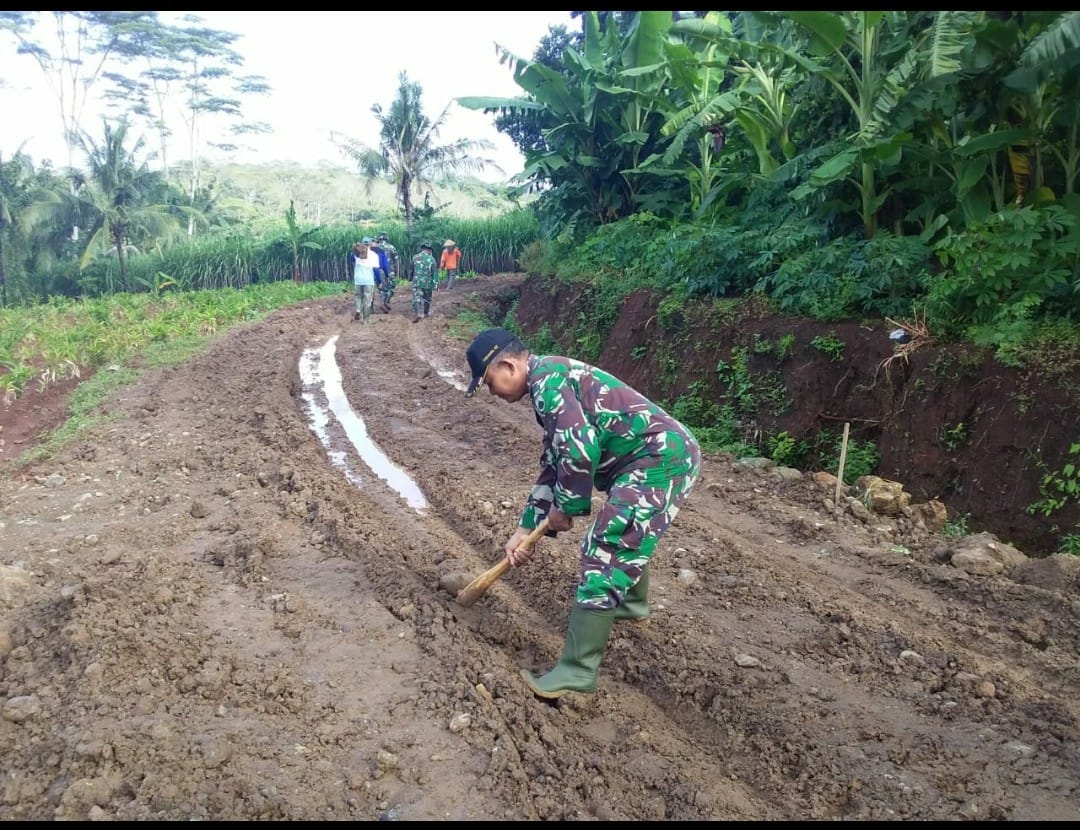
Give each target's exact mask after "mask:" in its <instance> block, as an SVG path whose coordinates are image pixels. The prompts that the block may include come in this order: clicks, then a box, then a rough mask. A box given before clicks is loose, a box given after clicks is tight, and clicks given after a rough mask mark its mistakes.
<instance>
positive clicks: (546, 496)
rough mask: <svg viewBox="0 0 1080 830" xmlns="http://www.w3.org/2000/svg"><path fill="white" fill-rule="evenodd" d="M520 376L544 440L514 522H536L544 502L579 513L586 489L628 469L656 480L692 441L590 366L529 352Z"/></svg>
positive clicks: (684, 455) (588, 498)
mask: <svg viewBox="0 0 1080 830" xmlns="http://www.w3.org/2000/svg"><path fill="white" fill-rule="evenodd" d="M527 381H528V387H529V397H530V398H531V399H532V405H533V411H534V412H535V414H536V420H537V422H538V423H539V424H540V426H542V427H543V428H544V439H543V451H542V453H541V455H540V474H539V476H538V477H537V479H536V483H535V484H534V485H533V488H532V491H531V492H530V494H529V499H528V502H527V503H526V506H525V510H524V511H523V513H522V517H521V520H520V525H521V527H526V528H529V529H532V528H534V527H536V525H537V524H539V522H540V521H541V520H542V519H543V518H544V516H546V515H547V514H548V512H550V510H551V508H552V505H554V506H555V507H557V508H558V509H559V510H561V511H562V512H563V513H565V514H566V515H568V516H581V515H587V514H588V513H590V512H591V509H592V490H593V487H594V486H595V488H596V489H597V490H607V489H608V488H609V487H610V486H611V485H612V483H613V482H614V481H615V480H616V479H617V478H618V477H620V476H622V475H623V474H625V473H627V472H629V471H631V470H641V471H645V472H646V473H649V475H648V476H647V478H649V479H652V480H653V482H654V483H660V482H662V481H664V480H666V478H665V477H666V473H665V470H666V469H668V468H669V467H680V466H681V465H682V464H683V463H684V462H685V461H686V460H687V459H688V458H689V457H690V455H691V453H692V447H696V446H697V440H696V439H695V438H694V435H693V433H691V432H690V430H689V429H688V428H687V427H686V426H684V425H683V424H682V423H680V422H679V421H678V420H676V419H675V418H673V417H672V416H671V415H669V414H668V413H667V412H665V411H664V410H663V409H662V408H660V407H659V406H657V405H656V404H655V403H653V402H652V401H650V400H649V399H648V398H646V397H645V396H644V395H642V394H641V393H640V392H638V391H636V390H635V389H633V388H631V387H630V386H627V385H626V384H625V383H623V382H622V381H620V380H619V379H618V378H616V377H614V376H613V375H610V374H608V373H607V372H605V371H603V370H602V369H598V368H597V367H595V366H590V365H589V364H587V363H582V362H581V361H579V360H574V359H573V358H568V357H558V356H551V355H546V356H540V355H530V356H529V360H528V378H527Z"/></svg>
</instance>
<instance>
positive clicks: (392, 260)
mask: <svg viewBox="0 0 1080 830" xmlns="http://www.w3.org/2000/svg"><path fill="white" fill-rule="evenodd" d="M375 244H376V248H377V249H379V250H381V251H382V252H383V253H384V254H386V262H387V265H388V268H387V269H386V273H385V274H384V275H383V281H382V283H381V284H380V285H379V299H380V300H381V301H382V308H383V311H385V312H386V313H387V314H389V313H390V300H391V299H392V298H393V296H394V289H395V288H396V287H397V278H398V274H399V273H401V268H400V265H401V263H400V262H399V259H400V257H399V256H398V250H397V248H396V247H394V245H393V244H391V242H390V237H389V236H388V235H387V233H386V231H382V232H381V233H380V234H379V236H378V238H377V239H376V243H375Z"/></svg>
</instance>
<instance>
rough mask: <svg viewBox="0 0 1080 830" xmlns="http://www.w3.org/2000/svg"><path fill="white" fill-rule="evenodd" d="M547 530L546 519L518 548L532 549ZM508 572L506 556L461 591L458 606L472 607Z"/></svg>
mask: <svg viewBox="0 0 1080 830" xmlns="http://www.w3.org/2000/svg"><path fill="white" fill-rule="evenodd" d="M547 529H548V520H547V519H544V521H542V522H540V524H538V525H537V526H536V530H534V531H533V532H532V533H530V534H529V535H528V536H526V537H525V538H524V539H522V541H521V544H520V545H518V547H521V548H531V547H532V546H533V545H535V544H536V542H537V540H538V539H539V538H540V537H541V536H543V535H544V534H545V533H547ZM508 570H510V560H509V559H507V558H506V557H505V556H504V557H503V558H502V559H500V560H499V562H498V564H497V565H492V566H491V567H490V568H488V569H487V570H486V571H484V572H483V573H482V574H480V576H478V577H476V579H474V580H473V581H472V582H470V583H469V584H468V585H466V586H465V587H464V588H462V589H461V591H460V593H458V595H457V604H458V605H461V606H463V607H464V608H469V607H471V606H472V605H473V603H475V602H476V601H477V600H478V599H480V597H482V596H483V595H484V594H485V593H486V592H487V589H488V588H490V587H491V586H492V585H494V584H495V583H496V582H498V581H499V579H500V578H501V577H502V575H503V574H504V573H506V572H507V571H508Z"/></svg>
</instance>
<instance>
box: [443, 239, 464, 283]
mask: <svg viewBox="0 0 1080 830" xmlns="http://www.w3.org/2000/svg"><path fill="white" fill-rule="evenodd" d="M460 266H461V248H459V247H458V246H457V243H456V242H455V241H454V240H453V239H447V240H446V241H445V242H444V243H443V252H442V254H441V255H440V256H439V268H441V269H442V270H444V271H446V287H447V288H453V287H454V283H456V282H457V278H458V268H459V267H460Z"/></svg>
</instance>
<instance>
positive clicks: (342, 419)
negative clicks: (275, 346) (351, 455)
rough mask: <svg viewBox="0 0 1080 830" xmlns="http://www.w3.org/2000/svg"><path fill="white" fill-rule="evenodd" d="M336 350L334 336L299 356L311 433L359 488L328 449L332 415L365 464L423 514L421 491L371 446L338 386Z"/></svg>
mask: <svg viewBox="0 0 1080 830" xmlns="http://www.w3.org/2000/svg"><path fill="white" fill-rule="evenodd" d="M336 347H337V335H334V336H333V337H331V338H330V339H329V340H327V341H326V344H325V345H324V346H323V347H322V348H321V349H319V350H317V351H316V350H315V349H305V350H304V353H303V354H302V355H300V379H301V381H303V384H304V392H303V395H302V397H303V399H304V402H305V403H306V404H307V407H308V415H309V417H310V420H311V430H312V432H314V433H315V434H316V435H317V436H318V437H319V440H320V441H322V444H323V446H324V447H326V450H327V453H328V455H329V457H330V462H331V463H332V464H333V465H334V466H335V467H337V468H338V469H339V470H342V471H344V473H345V476H346V478H348V479H349V481H350V482H352V483H353V484H356V485H357V486H359V485H360V484H362V483H363V478H362V476H360V475H359V474H358V473H357V472H356V471H355V470H353V469H352V468H351V467H350V466H349V460H348V456H347V454H346V453H344V452H341V451H337V450H333V449H331V446H330V443H331V442H330V433H329V430H328V427H329V425H330V414H331V413H332V414H333V415H334V418H335V419H336V420H337V422H338V423H339V424H340V425H341V428H342V429H344V430H345V435H346V436H348V439H349V443H351V444H352V445H353V446H354V447H355V448H356V451H357V452H358V453H359V454H360V458H361V459H362V460H363V461H364V463H365V464H367V465H368V467H370V468H371V469H372V470H373V471H374V472H375V474H376V475H377V476H378V477H379V478H381V479H382V480H383V481H385V482H386V483H387V484H389V485H390V486H391V487H392V488H394V490H396V491H397V492H398V493H399V494H401V496H402V497H403V498H404V499H405V501H407V502H408V503H409V506H410V507H413V508H415V509H417V510H423V509H424V508H425V507H427V506H428V502H427V499H426V498H425V497H424V494H423V492H422V491H421V490H420V487H419V486H418V485H417V484H416V482H415V481H413V480H412V479H411V478H409V476H408V474H407V473H406V472H405V471H404V470H402V469H401V468H400V467H398V466H397V465H395V464H394V462H392V461H391V460H390V459H389V458H388V457H387V456H386V454H385V453H384V452H383V451H382V450H380V449H379V448H378V447H376V446H375V444H374V443H372V441H371V439H370V438H369V437H368V433H367V427H366V426H365V425H364V419H363V418H361V417H360V416H359V415H357V414H356V413H355V412H354V411H353V408H352V407H351V406H350V405H349V399H348V398H346V397H345V390H344V389H343V388H342V385H341V370H340V369H338V365H337V359H336V357H335V350H336ZM320 391H321V392H322V393H323V396H325V398H326V407H323V406H322V405H321V404H320V403H319V402H318V401H317V400H316V395H315V392H320Z"/></svg>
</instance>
